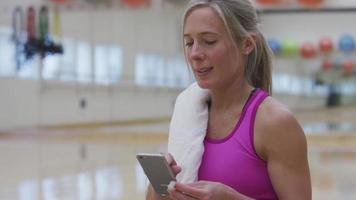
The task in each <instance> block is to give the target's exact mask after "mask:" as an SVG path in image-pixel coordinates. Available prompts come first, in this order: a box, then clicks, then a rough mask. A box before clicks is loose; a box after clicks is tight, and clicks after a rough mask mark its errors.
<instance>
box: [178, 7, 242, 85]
mask: <svg viewBox="0 0 356 200" xmlns="http://www.w3.org/2000/svg"><path fill="white" fill-rule="evenodd" d="M183 28H184V44H185V56H186V58H187V60H188V63H189V65H190V67H191V68H192V71H193V72H194V76H195V78H196V81H197V82H198V84H199V86H200V87H201V88H205V89H221V88H225V87H226V86H228V85H230V84H233V83H234V82H235V81H238V80H241V78H243V76H244V65H245V64H244V63H245V62H246V56H244V55H243V53H241V51H240V50H238V49H237V47H236V46H235V45H234V41H233V40H232V39H231V36H230V35H229V34H228V32H227V30H226V28H225V26H224V23H223V21H222V20H221V18H220V17H219V16H218V15H217V13H216V12H215V11H214V10H213V9H212V8H209V7H201V8H196V9H194V10H192V11H191V12H190V13H189V14H188V15H187V17H186V20H185V24H184V27H183Z"/></svg>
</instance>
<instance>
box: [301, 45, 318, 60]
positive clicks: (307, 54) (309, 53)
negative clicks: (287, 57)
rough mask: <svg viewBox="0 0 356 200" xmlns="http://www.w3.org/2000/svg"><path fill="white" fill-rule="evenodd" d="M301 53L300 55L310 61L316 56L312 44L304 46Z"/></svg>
mask: <svg viewBox="0 0 356 200" xmlns="http://www.w3.org/2000/svg"><path fill="white" fill-rule="evenodd" d="M299 51H300V55H301V56H302V57H303V58H305V59H310V58H313V57H315V56H316V49H315V47H314V45H313V44H312V43H310V42H306V43H304V44H302V46H301V47H300V50H299Z"/></svg>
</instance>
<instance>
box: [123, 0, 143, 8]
mask: <svg viewBox="0 0 356 200" xmlns="http://www.w3.org/2000/svg"><path fill="white" fill-rule="evenodd" d="M122 4H123V5H124V6H127V7H131V8H141V7H143V6H146V5H147V4H148V1H147V0H122Z"/></svg>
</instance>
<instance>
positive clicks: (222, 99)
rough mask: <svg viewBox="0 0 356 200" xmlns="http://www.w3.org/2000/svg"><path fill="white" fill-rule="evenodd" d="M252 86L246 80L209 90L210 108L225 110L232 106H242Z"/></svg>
mask: <svg viewBox="0 0 356 200" xmlns="http://www.w3.org/2000/svg"><path fill="white" fill-rule="evenodd" d="M252 90H253V87H252V86H251V85H249V84H248V83H247V82H246V81H244V82H240V83H234V84H231V85H229V86H228V87H225V88H224V89H215V90H211V91H210V92H211V102H210V103H211V104H210V109H211V110H215V111H227V110H229V109H231V108H233V107H236V106H237V107H243V105H244V104H245V102H246V101H247V99H248V97H249V96H250V93H251V91H252Z"/></svg>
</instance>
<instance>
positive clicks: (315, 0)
mask: <svg viewBox="0 0 356 200" xmlns="http://www.w3.org/2000/svg"><path fill="white" fill-rule="evenodd" d="M298 2H299V4H301V5H302V6H306V7H310V8H317V7H320V6H321V5H322V4H323V2H324V0H298Z"/></svg>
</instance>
